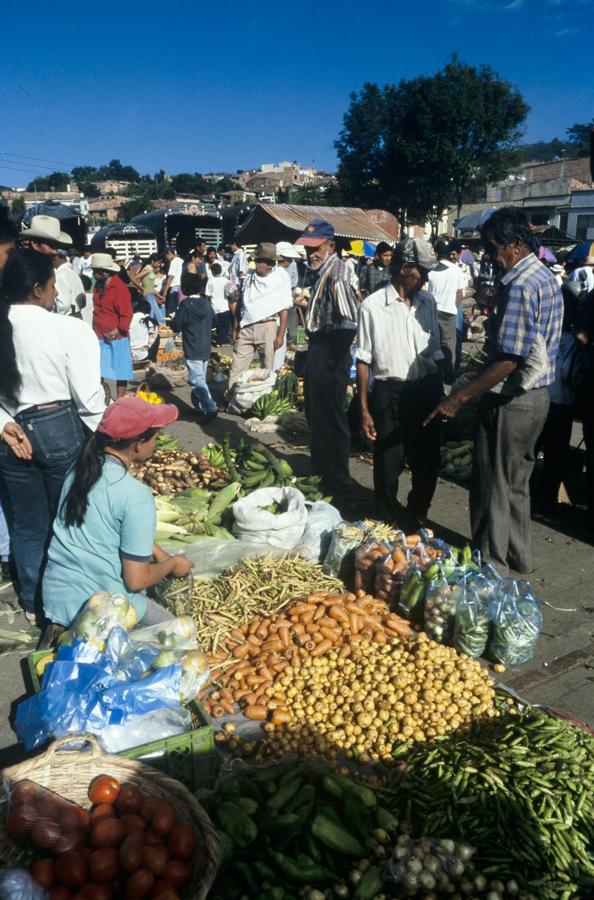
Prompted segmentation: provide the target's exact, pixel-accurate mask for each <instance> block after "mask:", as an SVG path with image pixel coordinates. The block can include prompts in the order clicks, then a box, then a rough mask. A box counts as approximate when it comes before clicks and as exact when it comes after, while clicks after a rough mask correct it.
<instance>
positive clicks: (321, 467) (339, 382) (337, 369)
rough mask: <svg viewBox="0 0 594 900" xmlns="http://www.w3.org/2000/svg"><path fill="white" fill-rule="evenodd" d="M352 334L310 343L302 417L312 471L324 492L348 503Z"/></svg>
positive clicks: (338, 333) (334, 334) (333, 335)
mask: <svg viewBox="0 0 594 900" xmlns="http://www.w3.org/2000/svg"><path fill="white" fill-rule="evenodd" d="M354 336H355V332H354V331H333V332H330V333H329V334H327V335H323V336H321V337H316V336H315V335H314V336H313V337H312V339H311V340H310V342H309V347H308V350H307V353H306V362H305V375H304V382H303V388H304V400H305V415H306V418H307V421H308V423H309V426H310V428H311V469H312V472H313V473H314V474H315V475H321V477H322V484H323V488H324V491H326V492H327V493H329V494H331V495H332V496H334V497H335V499H336V498H341V499H348V498H349V497H350V491H351V477H350V474H349V450H350V445H351V436H350V431H349V424H348V419H347V414H346V410H345V400H346V390H347V386H348V383H349V373H350V370H351V366H352V363H353V360H352V356H351V344H352V342H353V338H354Z"/></svg>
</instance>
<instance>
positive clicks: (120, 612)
mask: <svg viewBox="0 0 594 900" xmlns="http://www.w3.org/2000/svg"><path fill="white" fill-rule="evenodd" d="M137 621H138V616H137V615H136V610H135V609H134V607H133V606H132V604H131V603H129V601H128V598H127V597H126V596H125V595H124V594H109V593H108V592H107V591H98V592H97V593H96V594H93V596H92V597H89V599H88V600H87V601H86V602H85V603H84V605H83V606H82V608H81V609H80V610H79V612H78V613H77V615H76V617H75V619H74V621H73V622H72V624H71V626H70V628H69V630H68V631H67V632H65V633H64V634H63V635H62V637H61V639H60V643H68V642H69V641H71V640H72V639H73V638H85V640H87V641H89V642H90V643H91V644H95V646H96V647H97V648H98V649H99V650H104V649H105V639H106V637H107V635H108V634H109V632H110V631H111V629H112V628H115V627H117V626H118V625H119V626H121V627H122V628H125V629H126V631H131V630H132V628H134V626H135V625H136V622H137Z"/></svg>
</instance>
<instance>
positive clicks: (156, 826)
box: [151, 803, 175, 834]
mask: <svg viewBox="0 0 594 900" xmlns="http://www.w3.org/2000/svg"><path fill="white" fill-rule="evenodd" d="M151 825H152V828H153V831H156V832H157V834H169V832H170V831H171V829H172V828H173V826H174V825H175V810H174V808H173V806H172V805H171V803H162V804H161V806H159V808H158V809H157V811H156V813H155V814H154V816H153V818H152V821H151Z"/></svg>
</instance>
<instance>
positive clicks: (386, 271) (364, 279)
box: [359, 260, 392, 297]
mask: <svg viewBox="0 0 594 900" xmlns="http://www.w3.org/2000/svg"><path fill="white" fill-rule="evenodd" d="M391 274H392V269H391V268H390V266H384V267H383V268H382V267H381V266H379V265H378V263H377V261H376V260H374V261H373V262H372V263H371V265H370V266H363V268H362V269H361V271H360V272H359V288H360V290H361V293H362V294H363V295H364V296H366V297H369V295H370V294H374V293H375V291H379V289H380V288H381V287H383V286H384V284H387V282H388V281H389V280H390V276H391Z"/></svg>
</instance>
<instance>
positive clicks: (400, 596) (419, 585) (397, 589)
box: [390, 566, 426, 621]
mask: <svg viewBox="0 0 594 900" xmlns="http://www.w3.org/2000/svg"><path fill="white" fill-rule="evenodd" d="M390 578H391V581H392V594H391V599H395V600H396V611H397V612H398V614H399V615H401V616H404V618H405V619H412V620H414V621H419V620H421V619H422V615H421V611H422V608H423V597H424V594H425V588H426V582H425V580H424V578H423V575H422V572H421V570H420V569H418V568H417V567H416V566H413V567H412V568H410V569H408V570H407V573H406V575H404V574H401V575H395V576H394V575H391V576H390Z"/></svg>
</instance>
